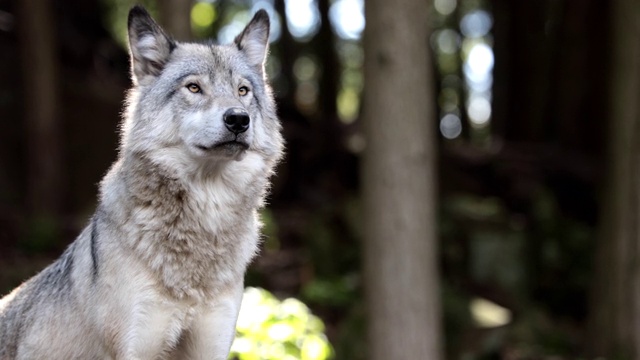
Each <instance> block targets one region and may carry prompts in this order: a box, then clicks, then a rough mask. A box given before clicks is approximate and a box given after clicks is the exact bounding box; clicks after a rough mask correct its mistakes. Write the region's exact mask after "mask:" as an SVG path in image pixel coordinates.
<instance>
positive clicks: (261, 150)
mask: <svg viewBox="0 0 640 360" xmlns="http://www.w3.org/2000/svg"><path fill="white" fill-rule="evenodd" d="M128 28H129V48H130V56H131V76H132V80H133V84H134V86H133V89H132V90H131V92H130V93H129V98H128V104H127V113H126V116H125V121H124V123H123V129H122V144H121V145H122V150H121V152H125V153H137V154H144V155H145V156H146V157H148V158H149V159H150V160H151V161H152V162H154V163H158V164H162V165H167V166H173V167H182V168H193V166H192V165H195V168H200V169H202V168H211V166H208V165H216V166H217V165H220V164H225V163H229V162H233V161H243V160H244V159H246V158H247V157H248V156H247V155H250V154H253V156H249V158H253V159H254V160H255V159H256V157H257V158H259V159H260V160H262V161H265V162H266V163H267V164H266V165H267V166H269V167H272V166H273V163H275V161H277V160H278V158H279V157H280V156H281V153H282V147H283V145H282V144H283V141H282V138H281V135H280V124H279V121H278V119H277V117H276V113H275V104H274V100H273V96H272V94H271V89H270V88H269V85H268V83H267V79H266V74H265V69H264V63H265V60H266V55H267V51H268V39H269V17H268V15H267V13H266V12H265V11H264V10H260V11H258V12H257V13H256V14H255V16H254V17H253V19H252V20H251V21H250V22H249V24H248V25H247V26H246V28H245V29H244V30H243V31H242V32H241V33H240V34H239V35H238V37H237V38H236V39H235V41H234V42H233V43H232V44H228V45H210V44H197V43H180V42H176V41H174V40H173V39H171V38H170V37H169V36H168V35H167V34H166V33H165V32H164V31H163V30H162V28H161V27H160V26H159V25H158V24H157V23H156V22H155V21H154V20H153V19H152V18H151V16H149V14H148V13H147V11H146V10H144V8H142V7H139V6H136V7H134V8H133V9H131V11H130V13H129V21H128ZM247 161H251V160H247ZM183 170H184V169H183Z"/></svg>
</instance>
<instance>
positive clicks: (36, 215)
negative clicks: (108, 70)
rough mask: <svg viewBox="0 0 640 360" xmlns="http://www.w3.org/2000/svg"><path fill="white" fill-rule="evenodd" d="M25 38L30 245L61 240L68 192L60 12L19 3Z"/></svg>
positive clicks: (44, 4)
mask: <svg viewBox="0 0 640 360" xmlns="http://www.w3.org/2000/svg"><path fill="white" fill-rule="evenodd" d="M18 17H19V26H20V28H19V35H20V48H21V53H20V54H21V62H22V72H23V79H24V86H23V89H24V90H23V91H24V94H23V96H24V97H25V99H28V100H26V101H25V106H26V107H25V124H26V126H25V128H26V133H27V136H26V148H27V161H28V167H27V169H28V170H27V209H28V212H29V217H30V219H29V223H30V224H29V231H30V234H29V235H28V240H29V242H30V244H29V246H36V247H40V246H46V243H47V242H48V241H49V240H51V239H56V238H57V236H58V235H59V234H58V230H56V228H58V227H59V221H58V217H59V214H60V211H61V210H62V200H63V196H62V194H63V190H62V188H63V187H62V185H63V182H62V174H63V173H64V167H63V161H62V148H61V143H62V139H61V137H60V135H61V123H60V119H59V112H58V105H59V98H58V95H57V94H58V86H57V85H58V57H57V52H56V49H57V48H58V47H57V44H56V40H57V38H56V36H55V35H56V29H55V27H54V20H53V19H55V12H54V11H53V6H52V3H51V2H49V1H43V0H25V1H20V2H19V7H18Z"/></svg>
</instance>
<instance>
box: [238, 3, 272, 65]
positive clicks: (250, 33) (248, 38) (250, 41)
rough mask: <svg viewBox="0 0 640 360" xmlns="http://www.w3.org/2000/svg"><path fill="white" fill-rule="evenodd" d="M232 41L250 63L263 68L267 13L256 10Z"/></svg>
mask: <svg viewBox="0 0 640 360" xmlns="http://www.w3.org/2000/svg"><path fill="white" fill-rule="evenodd" d="M234 42H235V44H236V46H237V47H238V50H240V51H241V52H243V53H244V54H245V56H246V57H247V60H248V61H249V64H250V65H252V66H256V67H258V68H263V67H264V62H265V60H266V57H267V52H268V50H269V14H268V13H267V12H266V11H265V10H258V12H257V13H256V14H255V15H254V16H253V19H251V21H249V24H248V25H247V26H246V27H245V28H244V30H242V33H240V35H238V36H237V37H236V39H235V41H234Z"/></svg>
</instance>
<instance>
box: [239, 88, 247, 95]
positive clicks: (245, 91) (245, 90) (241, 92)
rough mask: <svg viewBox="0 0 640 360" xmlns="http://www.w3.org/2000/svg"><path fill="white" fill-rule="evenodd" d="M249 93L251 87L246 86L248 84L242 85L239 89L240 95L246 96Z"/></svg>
mask: <svg viewBox="0 0 640 360" xmlns="http://www.w3.org/2000/svg"><path fill="white" fill-rule="evenodd" d="M248 93H249V88H248V87H246V86H241V87H240V88H239V89H238V95H240V96H245V95H247V94H248Z"/></svg>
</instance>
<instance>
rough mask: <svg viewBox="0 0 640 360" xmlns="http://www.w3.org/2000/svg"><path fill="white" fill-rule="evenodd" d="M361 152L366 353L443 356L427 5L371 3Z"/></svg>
mask: <svg viewBox="0 0 640 360" xmlns="http://www.w3.org/2000/svg"><path fill="white" fill-rule="evenodd" d="M365 8H366V9H365V15H366V19H367V26H366V29H365V37H364V49H365V70H364V71H365V82H366V84H367V85H366V91H365V93H364V127H365V129H364V131H365V136H366V141H367V147H366V150H365V153H364V158H363V165H362V166H363V168H362V179H363V201H364V217H365V241H364V274H365V290H366V297H367V306H368V321H369V325H368V341H369V347H368V348H369V351H370V354H369V357H368V358H369V359H374V360H376V359H385V360H388V359H398V360H400V359H429V360H437V359H440V358H441V357H442V346H441V344H442V338H441V333H440V326H441V325H440V321H441V319H440V315H441V314H440V291H439V279H438V251H437V246H436V224H435V204H436V191H435V189H436V183H435V179H436V176H435V174H434V169H435V159H436V156H435V146H434V144H435V132H434V130H435V129H436V128H437V127H436V125H435V123H434V122H435V111H434V108H435V106H434V105H432V99H433V96H432V89H431V83H432V74H431V65H430V58H429V54H428V51H429V50H428V49H429V46H428V44H429V43H428V38H429V30H428V24H429V21H428V14H427V12H428V10H427V9H428V8H429V6H428V4H427V3H426V2H424V1H418V0H400V1H399V2H390V1H384V0H372V1H367V4H366V7H365Z"/></svg>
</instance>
